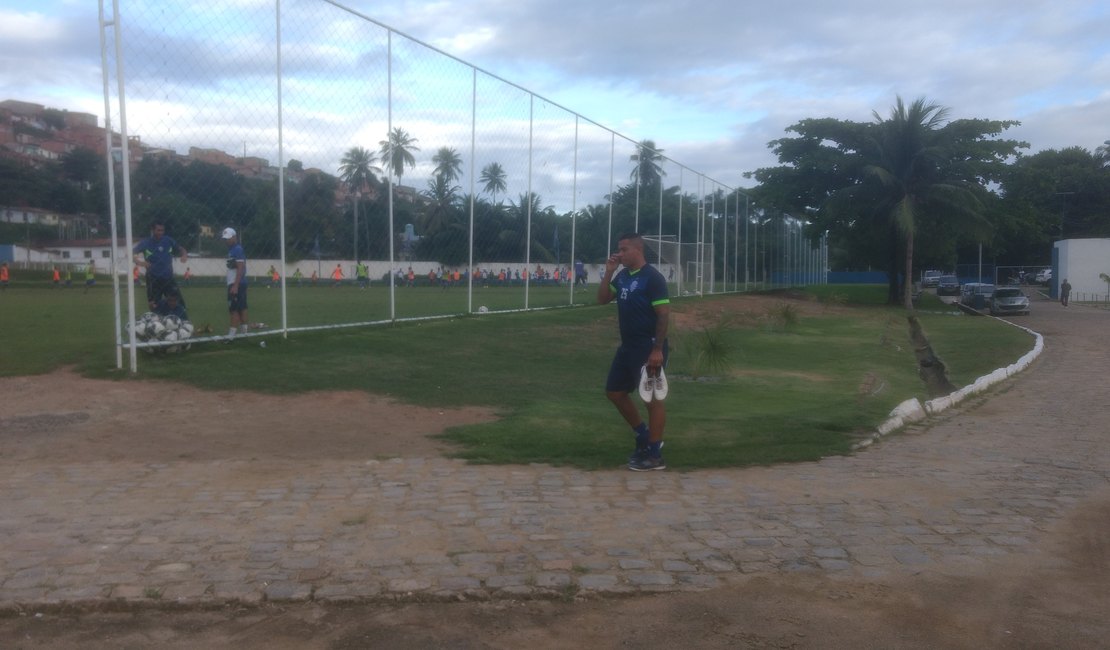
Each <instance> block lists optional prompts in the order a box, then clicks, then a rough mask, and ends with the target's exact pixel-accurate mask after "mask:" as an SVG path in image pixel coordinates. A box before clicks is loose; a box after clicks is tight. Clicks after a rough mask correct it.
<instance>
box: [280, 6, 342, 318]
mask: <svg viewBox="0 0 1110 650" xmlns="http://www.w3.org/2000/svg"><path fill="white" fill-rule="evenodd" d="M275 7H276V11H275V14H276V16H277V96H278V106H277V109H278V241H279V242H280V243H281V335H282V338H289V301H288V294H287V293H286V284H285V280H286V278H285V276H286V275H289V274H288V273H286V266H285V264H286V258H285V123H284V121H283V116H282V97H283V95H282V84H281V76H282V58H281V0H275ZM355 241H356V242H357V241H358V230H357V229H356V230H355Z"/></svg>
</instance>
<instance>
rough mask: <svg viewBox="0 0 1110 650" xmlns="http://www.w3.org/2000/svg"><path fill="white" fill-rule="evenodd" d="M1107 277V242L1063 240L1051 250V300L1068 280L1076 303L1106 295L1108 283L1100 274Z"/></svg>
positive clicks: (1109, 263) (1109, 255)
mask: <svg viewBox="0 0 1110 650" xmlns="http://www.w3.org/2000/svg"><path fill="white" fill-rule="evenodd" d="M1101 273H1105V274H1106V275H1110V239H1064V240H1062V241H1058V242H1056V243H1055V244H1053V247H1052V283H1051V284H1050V285H1049V289H1050V292H1051V295H1052V297H1053V298H1058V297H1059V296H1060V285H1061V284H1062V283H1063V282H1064V280H1067V281H1068V283H1069V284H1071V294H1072V297H1073V298H1074V299H1076V300H1083V299H1085V298H1083V296H1084V295H1086V296H1088V298H1086V299H1095V297H1096V296H1105V295H1106V293H1107V284H1106V282H1105V281H1104V280H1102V279H1101V278H1100V277H1099V274H1101Z"/></svg>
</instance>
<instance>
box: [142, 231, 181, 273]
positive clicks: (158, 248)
mask: <svg viewBox="0 0 1110 650" xmlns="http://www.w3.org/2000/svg"><path fill="white" fill-rule="evenodd" d="M133 252H135V253H142V254H143V259H144V260H145V261H146V262H147V263H148V264H150V268H148V269H147V270H146V273H147V275H149V276H150V277H152V278H160V279H170V278H172V277H173V256H174V255H175V254H177V253H179V252H180V249H179V248H178V247H177V242H175V241H174V240H173V237H170V236H169V235H163V236H162V238H161V239H159V240H155V239H154V238H153V237H147V238H146V239H144V240H142V241H141V242H139V243H138V244H135V250H134V251H133Z"/></svg>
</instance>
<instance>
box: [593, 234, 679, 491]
mask: <svg viewBox="0 0 1110 650" xmlns="http://www.w3.org/2000/svg"><path fill="white" fill-rule="evenodd" d="M622 264H623V265H624V268H623V269H621V272H620V273H617V274H616V276H615V277H614V275H613V274H614V272H615V271H616V270H617V266H618V265H622ZM613 299H616V301H617V321H618V323H619V325H620V334H621V345H620V347H619V348H617V353H616V355H615V356H614V357H613V363H612V365H611V366H610V368H609V377H608V379H607V380H606V382H605V395H606V396H607V397H608V398H609V401H611V402H612V403H613V405H614V406H616V407H617V411H618V412H620V414H621V416H622V417H624V420H625V422H627V423H628V426H630V427H632V431H633V433H635V434H636V450H635V451H634V452H633V454H632V456H631V457H630V458H629V459H628V469H630V470H633V471H637V472H646V471H651V470H661V469H666V468H667V464H666V463H665V462H663V455H662V453H661V449H662V447H663V427H664V425H665V424H666V422H667V412H666V408H665V407H664V406H663V399H664V398H666V396H667V384H666V378H665V376H664V375H663V368H664V367H665V366H666V365H667V354H668V346H667V325H668V321H669V318H670V310H671V308H670V299H669V298H668V297H667V281H666V279H665V278H664V277H663V274H662V273H660V272H659V271H658V270H656V269H655V267H653V266H650V265H648V263H647V262H646V261H645V260H644V240H643V238H642V237H641V236H640V235H639V234H638V233H631V234H626V235H621V237H620V239H619V240H618V245H617V252H616V253H614V254H612V255H610V256H609V259H608V260H606V262H605V275H603V276H602V278H601V286H599V287H598V289H597V301H598V303H600V304H603V305H604V304H606V303H609V302H611V301H612V300H613ZM637 386H639V392H640V397H641V398H642V399H643V400H644V402H645V403H646V404H647V412H648V423H647V424H644V421H643V418H641V417H640V410H639V408H637V407H636V404H635V403H634V402H633V401H632V397H631V396H630V395H629V394H630V393H631V392H632V391H633V390H636V388H637Z"/></svg>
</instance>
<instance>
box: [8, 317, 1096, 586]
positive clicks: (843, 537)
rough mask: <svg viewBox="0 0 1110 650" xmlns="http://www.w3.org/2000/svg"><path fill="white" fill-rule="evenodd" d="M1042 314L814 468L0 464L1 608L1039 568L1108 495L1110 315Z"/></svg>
mask: <svg viewBox="0 0 1110 650" xmlns="http://www.w3.org/2000/svg"><path fill="white" fill-rule="evenodd" d="M1034 307H1035V311H1034V314H1033V316H1031V317H1029V318H1028V319H1023V320H1021V321H1019V322H1021V323H1022V324H1025V325H1028V326H1029V327H1031V328H1033V329H1035V330H1038V331H1041V332H1042V333H1044V334H1045V335H1046V337H1045V343H1046V350H1045V354H1044V355H1043V356H1042V357H1041V358H1040V360H1038V361H1037V362H1036V363H1035V364H1034V365H1033V366H1032V367H1031V369H1030V370H1028V371H1026V372H1025V373H1023V374H1022V375H1021V376H1018V377H1016V378H1014V379H1011V380H1009V381H1008V382H1006V383H1004V384H1003V385H1002V386H1001V387H1000V388H997V389H995V390H994V391H992V393H991V394H990V395H989V396H988V398H986V399H973V400H972V401H971V402H970V403H969V404H968V405H966V406H963V407H961V408H959V409H957V410H956V411H955V412H953V413H950V414H946V415H943V416H941V417H940V418H937V419H934V420H933V421H931V422H930V423H929V424H928V425H927V426H926V427H917V428H913V429H910V430H908V431H906V432H903V433H901V434H897V435H895V436H893V437H891V438H888V439H884V440H883V441H881V442H880V443H878V444H876V445H873V446H871V447H870V448H867V449H866V450H863V451H861V452H859V453H857V454H856V455H853V456H848V457H836V458H829V459H826V460H823V461H820V462H817V463H810V464H803V465H789V466H781V467H771V468H750V469H737V470H727V471H699V472H691V473H680V472H675V471H668V472H655V473H649V474H638V473H632V472H627V471H606V472H582V471H576V470H573V469H560V468H551V467H547V466H532V467H520V466H514V467H486V466H468V465H466V464H463V463H461V462H457V461H452V460H444V459H398V460H391V461H381V462H377V461H371V462H365V461H360V460H351V461H349V462H340V461H326V462H325V461H318V462H309V463H303V462H293V461H288V462H286V461H265V462H249V461H236V462H189V461H182V462H174V463H165V464H139V463H127V462H92V463H87V464H66V465H62V464H58V465H51V464H47V463H42V462H35V463H20V464H16V463H12V462H0V539H2V540H3V543H2V544H0V603H6V604H12V603H51V602H70V601H90V600H91V601H98V600H103V599H125V600H131V601H147V600H160V601H163V602H165V601H186V602H204V601H213V600H217V601H218V600H222V599H238V600H244V601H258V600H262V599H269V600H303V599H317V600H332V601H339V600H351V599H367V598H371V599H372V598H456V597H467V598H487V597H500V596H530V595H549V596H550V595H554V596H559V595H569V594H573V593H579V592H596V593H603V594H608V593H629V592H645V591H672V590H689V589H703V588H708V587H713V586H715V585H718V584H721V583H722V582H724V581H729V580H733V579H736V578H737V577H738V576H744V575H750V574H768V573H776V572H794V571H810V572H829V573H841V574H852V575H861V576H883V575H889V574H892V573H897V572H914V571H922V570H925V571H936V572H942V573H951V574H956V573H960V572H964V571H967V570H971V569H973V568H980V567H984V566H987V565H989V563H991V562H992V561H997V559H998V558H999V557H1001V556H1008V555H1011V554H1017V553H1031V552H1034V551H1035V550H1036V549H1037V545H1038V543H1039V541H1040V540H1041V538H1042V536H1043V535H1042V534H1043V532H1044V531H1045V530H1047V529H1048V527H1050V526H1052V525H1053V524H1054V523H1055V522H1057V521H1058V520H1059V519H1060V518H1061V517H1063V516H1065V515H1066V514H1068V513H1069V512H1071V511H1072V510H1073V509H1075V508H1076V507H1078V506H1079V505H1081V504H1083V503H1084V502H1087V501H1089V500H1091V499H1095V498H1105V497H1106V493H1107V491H1108V489H1110V487H1108V486H1110V482H1108V480H1110V472H1108V469H1107V468H1108V467H1110V463H1108V461H1110V451H1108V450H1110V444H1108V439H1110V433H1108V429H1110V424H1108V422H1110V418H1108V417H1107V414H1108V413H1107V412H1108V407H1107V406H1106V400H1105V385H1106V377H1108V376H1110V353H1108V352H1107V350H1106V346H1105V344H1104V343H1103V342H1102V341H1101V340H1100V339H1101V337H1102V336H1103V334H1104V332H1105V331H1106V328H1107V326H1108V325H1110V313H1107V312H1101V311H1095V310H1086V309H1081V308H1074V307H1073V308H1070V309H1068V310H1064V309H1063V308H1061V307H1059V306H1058V305H1056V304H1054V303H1047V302H1038V303H1036V304H1035V305H1034ZM1031 343H1032V342H1031ZM213 486H219V487H218V488H214V487H213Z"/></svg>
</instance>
